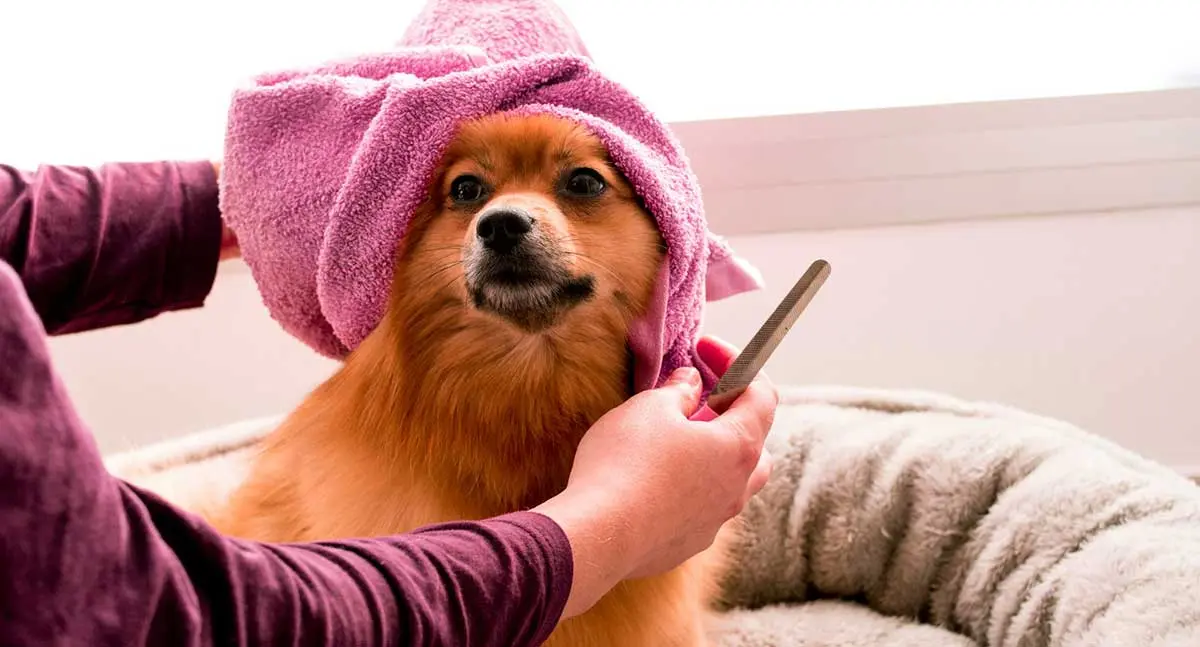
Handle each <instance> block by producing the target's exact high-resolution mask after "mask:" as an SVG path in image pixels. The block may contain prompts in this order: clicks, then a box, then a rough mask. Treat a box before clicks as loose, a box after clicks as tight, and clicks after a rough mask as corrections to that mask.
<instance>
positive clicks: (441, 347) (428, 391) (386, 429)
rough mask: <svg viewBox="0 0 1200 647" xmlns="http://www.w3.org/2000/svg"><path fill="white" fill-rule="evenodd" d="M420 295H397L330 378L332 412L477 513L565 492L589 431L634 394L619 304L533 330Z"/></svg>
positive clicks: (376, 449) (378, 450)
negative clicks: (334, 407) (539, 331)
mask: <svg viewBox="0 0 1200 647" xmlns="http://www.w3.org/2000/svg"><path fill="white" fill-rule="evenodd" d="M421 299H427V298H426V297H423V296H420V295H416V296H414V297H413V298H412V299H411V300H406V299H404V298H403V297H401V298H397V299H394V300H393V304H392V305H393V307H392V308H391V309H390V312H391V313H392V314H390V315H389V316H388V317H387V318H386V319H385V320H384V322H382V323H381V325H380V328H379V329H377V330H376V331H375V333H373V334H372V335H371V336H370V337H369V338H368V339H367V340H366V341H365V342H364V344H363V345H362V347H361V348H359V349H358V350H356V351H355V352H354V353H353V354H352V355H351V357H350V358H349V359H348V360H347V363H346V365H345V367H344V368H343V370H342V371H340V372H339V374H338V375H337V376H336V377H335V378H334V379H333V380H331V381H329V382H327V383H326V385H325V387H324V389H323V390H325V389H327V390H328V392H327V393H326V394H323V395H324V396H325V397H321V398H320V399H321V400H324V401H326V402H329V403H339V404H340V405H341V406H338V407H337V410H335V411H330V413H332V414H333V415H336V416H339V417H344V416H348V418H345V417H344V418H343V419H344V420H354V422H355V424H350V425H346V426H344V427H342V428H346V427H348V428H350V429H353V430H355V433H356V437H355V438H354V439H353V440H352V442H354V443H355V444H357V445H359V446H360V447H362V448H369V449H371V451H372V453H375V454H376V455H377V456H378V457H379V458H380V459H382V460H385V461H391V462H393V463H392V464H403V465H407V466H409V468H410V469H413V470H417V471H418V472H423V474H421V476H424V477H426V478H427V480H428V482H431V483H436V484H438V485H439V487H442V488H444V493H445V496H447V497H448V498H452V499H461V500H464V501H469V507H471V508H475V509H476V510H477V512H478V513H480V514H489V515H490V514H500V513H503V512H509V511H513V510H516V509H520V508H524V507H529V506H533V505H536V504H537V503H540V502H541V501H544V500H545V499H547V498H549V497H551V496H553V495H554V494H556V493H557V492H559V491H560V490H561V489H562V488H563V487H564V486H565V485H566V481H567V476H568V474H569V472H570V468H571V463H572V460H573V458H574V454H575V449H576V447H577V445H578V442H579V439H580V438H581V437H582V435H583V433H584V432H585V431H587V429H588V428H589V427H590V426H591V425H592V423H594V422H595V421H596V420H597V419H598V418H599V417H600V416H601V415H603V414H604V413H605V412H606V411H608V410H609V409H611V408H613V407H614V406H616V405H618V404H619V403H620V402H621V401H622V400H624V399H625V397H627V394H628V367H629V358H628V351H627V348H626V345H625V330H626V325H625V321H624V316H623V313H620V312H616V311H617V310H618V309H616V308H613V309H608V310H610V312H608V313H605V314H600V315H591V317H592V318H589V319H587V320H584V319H583V318H582V317H577V318H575V319H574V320H568V321H566V322H564V323H563V324H562V325H560V326H558V327H557V328H555V329H553V330H552V331H550V332H548V333H545V334H541V335H537V336H530V335H525V334H523V333H519V332H517V331H516V330H515V329H513V328H511V327H509V326H508V325H507V324H505V323H504V322H501V321H498V320H494V319H490V318H486V317H487V315H482V314H480V313H477V312H474V311H471V310H468V308H469V306H467V305H465V303H464V302H463V301H462V300H459V299H456V298H453V297H449V296H446V297H443V298H442V300H441V302H440V303H437V302H435V303H433V304H432V307H431V303H430V302H429V301H428V300H425V301H424V302H420V303H418V302H417V301H418V300H421ZM408 301H412V302H408ZM574 316H575V314H569V315H568V318H570V317H574ZM339 426H341V425H339Z"/></svg>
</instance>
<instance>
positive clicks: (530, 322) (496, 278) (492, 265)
mask: <svg viewBox="0 0 1200 647" xmlns="http://www.w3.org/2000/svg"><path fill="white" fill-rule="evenodd" d="M473 261H474V262H468V270H467V292H468V293H469V294H470V296H471V302H472V303H473V304H474V306H475V307H476V308H478V309H479V310H481V311H484V312H489V313H491V314H494V315H497V316H499V317H503V318H504V319H507V320H508V321H509V322H511V323H512V324H514V325H516V326H517V327H518V328H521V329H523V330H525V331H528V332H540V331H542V330H545V329H547V328H550V327H552V326H554V325H555V324H556V323H558V322H559V320H561V318H562V316H563V315H565V314H566V313H567V312H569V311H570V310H571V309H572V308H575V307H576V306H578V305H580V304H582V303H584V302H586V301H588V300H589V299H591V298H592V297H593V296H594V295H595V293H596V285H595V283H596V280H595V277H593V276H591V275H589V274H584V275H578V276H576V275H573V274H572V273H571V272H570V271H569V270H568V269H567V268H565V267H561V266H560V264H559V263H556V262H554V261H553V260H551V259H546V258H540V257H538V256H536V255H533V254H524V253H518V254H506V255H493V254H484V255H481V256H480V257H479V258H477V259H473Z"/></svg>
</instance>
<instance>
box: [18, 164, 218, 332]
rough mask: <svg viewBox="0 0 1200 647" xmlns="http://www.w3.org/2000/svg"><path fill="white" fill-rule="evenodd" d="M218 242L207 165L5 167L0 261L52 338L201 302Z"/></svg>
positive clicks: (215, 197)
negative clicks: (10, 271)
mask: <svg viewBox="0 0 1200 647" xmlns="http://www.w3.org/2000/svg"><path fill="white" fill-rule="evenodd" d="M220 245H221V216H220V209H219V204H218V189H217V178H216V172H215V171H214V170H213V167H212V164H211V163H210V162H206V161H201V162H183V163H181V162H150V163H128V164H106V165H103V166H100V167H99V168H96V169H90V168H85V167H77V166H42V167H40V168H39V169H38V170H37V171H35V172H23V171H18V170H16V169H14V168H12V167H9V166H0V261H6V262H7V263H8V264H9V265H11V266H12V267H13V269H15V270H16V271H17V274H18V275H19V276H20V277H21V281H22V282H23V283H24V285H25V291H26V293H27V294H28V295H29V300H30V301H32V302H33V307H34V309H35V310H36V311H37V313H38V315H39V316H40V317H41V319H42V322H43V325H44V326H45V329H46V331H47V332H48V333H49V334H52V335H54V334H62V333H70V332H78V331H82V330H90V329H94V328H101V327H104V326H113V325H119V324H129V323H136V322H138V321H141V320H143V319H148V318H150V317H153V316H155V315H158V314H159V313H162V312H166V311H169V310H179V309H183V308H192V307H197V306H200V305H201V304H202V303H203V302H204V299H205V297H207V296H208V292H209V290H210V289H212V284H213V280H214V278H215V277H216V271H217V261H218V258H219V255H220Z"/></svg>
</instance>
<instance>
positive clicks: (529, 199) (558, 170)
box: [396, 116, 663, 337]
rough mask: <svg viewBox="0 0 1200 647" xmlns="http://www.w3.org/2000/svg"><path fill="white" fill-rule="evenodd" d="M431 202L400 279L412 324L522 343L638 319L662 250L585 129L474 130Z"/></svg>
mask: <svg viewBox="0 0 1200 647" xmlns="http://www.w3.org/2000/svg"><path fill="white" fill-rule="evenodd" d="M430 193H431V195H430V198H429V200H428V201H427V202H426V204H425V205H423V206H422V207H421V208H420V209H419V210H418V213H417V216H416V218H415V219H414V222H413V227H412V229H411V231H410V234H409V235H408V240H407V241H406V244H405V245H406V246H405V249H404V251H403V253H402V256H401V261H400V265H399V268H398V272H397V286H396V290H397V295H398V304H397V305H396V307H399V308H404V309H407V310H409V311H410V312H411V313H412V317H409V319H410V321H415V320H416V319H421V320H426V321H430V320H439V321H441V322H442V325H444V326H447V327H449V328H453V329H456V330H461V329H463V328H470V329H472V330H476V331H478V330H492V331H494V332H496V333H497V334H500V335H519V336H525V337H528V336H542V335H561V334H562V333H569V332H571V331H575V332H579V331H582V330H584V328H585V327H586V326H588V325H589V322H591V321H593V320H594V319H596V318H599V319H601V320H605V321H619V322H620V323H619V324H618V326H617V327H618V328H621V329H620V330H614V331H612V332H613V333H614V334H620V335H624V334H625V332H626V330H625V326H627V325H628V323H629V321H630V320H631V319H632V318H633V317H635V316H637V315H638V314H640V313H641V312H642V311H644V309H645V307H646V304H647V302H648V300H649V298H650V295H651V293H652V290H653V282H654V279H655V277H656V275H657V272H658V267H659V264H660V263H661V262H662V257H663V243H662V239H661V237H660V235H659V233H658V230H657V229H656V227H655V225H654V222H653V220H652V218H651V217H650V215H649V214H648V213H647V212H646V211H645V210H644V209H643V208H642V207H641V206H640V203H639V201H638V199H637V196H636V195H635V194H634V191H633V189H632V188H631V187H630V185H629V183H628V182H627V181H626V180H625V179H624V178H623V177H622V176H621V174H620V173H619V172H618V171H617V169H616V167H615V166H614V165H613V164H612V163H611V161H609V159H608V155H607V152H606V150H605V148H604V146H603V145H602V144H601V142H600V141H599V139H597V138H596V137H595V136H594V135H592V134H591V133H590V132H589V131H587V130H585V129H584V128H582V127H580V126H578V125H576V124H574V123H572V122H569V121H566V120H562V119H558V118H554V117H549V116H523V117H515V116H497V117H488V118H484V119H481V120H478V121H475V122H472V123H469V124H467V125H465V126H464V127H463V129H462V130H461V131H460V133H459V134H458V136H457V138H456V139H455V141H454V142H453V143H452V144H451V146H450V147H449V149H448V152H447V154H446V156H445V158H444V160H443V163H442V165H441V168H440V170H439V171H438V173H437V175H436V177H435V178H434V182H433V185H432V189H431V192H430ZM614 315H616V317H614ZM591 325H594V322H593V324H591ZM610 327H611V326H610ZM501 331H505V332H501Z"/></svg>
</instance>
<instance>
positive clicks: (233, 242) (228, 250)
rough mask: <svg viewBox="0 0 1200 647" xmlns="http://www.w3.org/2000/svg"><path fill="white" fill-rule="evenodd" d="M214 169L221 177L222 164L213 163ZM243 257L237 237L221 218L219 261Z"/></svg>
mask: <svg viewBox="0 0 1200 647" xmlns="http://www.w3.org/2000/svg"><path fill="white" fill-rule="evenodd" d="M212 167H213V172H214V173H216V174H217V177H221V163H220V162H213V163H212ZM241 255H242V248H241V246H240V245H238V239H237V235H235V234H234V233H233V230H232V229H230V228H229V225H227V224H225V219H224V218H221V255H220V257H219V259H220V260H222V261H227V260H229V259H231V258H238V257H239V256H241Z"/></svg>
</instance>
